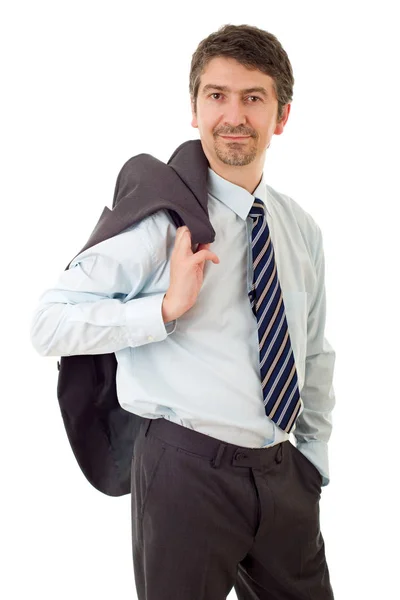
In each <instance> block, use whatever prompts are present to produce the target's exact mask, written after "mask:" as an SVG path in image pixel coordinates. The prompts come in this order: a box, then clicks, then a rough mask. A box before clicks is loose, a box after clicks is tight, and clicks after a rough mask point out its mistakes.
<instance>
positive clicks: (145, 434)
mask: <svg viewBox="0 0 400 600" xmlns="http://www.w3.org/2000/svg"><path fill="white" fill-rule="evenodd" d="M152 420H153V419H149V422H148V423H147V425H146V429H145V430H144V437H147V433H148V431H149V427H150V425H151V422H152Z"/></svg>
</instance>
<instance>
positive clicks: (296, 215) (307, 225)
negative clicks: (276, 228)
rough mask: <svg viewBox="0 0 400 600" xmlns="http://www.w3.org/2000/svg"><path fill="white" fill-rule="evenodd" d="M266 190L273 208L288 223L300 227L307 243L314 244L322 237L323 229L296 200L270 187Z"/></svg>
mask: <svg viewBox="0 0 400 600" xmlns="http://www.w3.org/2000/svg"><path fill="white" fill-rule="evenodd" d="M266 188H267V194H268V200H269V202H270V204H271V205H272V208H273V209H276V210H278V211H279V212H280V213H281V214H282V215H283V217H284V218H285V220H286V222H291V223H292V224H293V225H295V226H297V227H298V229H299V230H300V232H301V234H302V236H303V238H304V240H305V241H306V243H308V244H309V243H313V242H315V241H316V240H317V239H318V238H319V237H320V236H321V229H320V227H319V225H318V223H317V222H316V221H315V219H314V217H313V216H312V215H311V214H310V213H309V212H307V211H306V210H305V209H304V208H303V207H302V206H301V205H300V204H299V203H298V202H296V200H294V199H293V198H292V197H291V196H288V195H287V194H284V193H283V192H280V191H278V190H276V189H275V188H273V187H272V186H270V185H267V186H266Z"/></svg>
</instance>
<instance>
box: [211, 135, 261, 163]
mask: <svg viewBox="0 0 400 600" xmlns="http://www.w3.org/2000/svg"><path fill="white" fill-rule="evenodd" d="M250 140H251V143H250V144H249V142H247V145H246V143H243V142H221V140H218V139H216V140H214V150H215V154H216V155H217V157H218V158H219V160H220V161H221V162H223V163H224V164H225V165H231V166H234V167H245V166H246V165H249V164H250V163H251V162H253V160H254V159H255V158H256V156H257V144H256V143H254V142H253V138H250ZM249 146H250V148H249Z"/></svg>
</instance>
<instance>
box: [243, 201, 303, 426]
mask: <svg viewBox="0 0 400 600" xmlns="http://www.w3.org/2000/svg"><path fill="white" fill-rule="evenodd" d="M249 214H250V217H252V218H253V219H254V222H253V227H252V233H251V248H252V257H253V285H252V288H251V292H250V293H249V298H250V304H251V308H252V310H253V313H254V316H255V317H256V319H257V327H258V340H259V351H260V374H261V386H262V390H263V397H264V406H265V414H266V415H267V417H269V418H270V419H272V421H273V422H274V423H275V424H276V425H278V427H280V428H281V429H283V431H287V432H288V433H290V431H291V430H292V429H293V426H294V424H295V422H296V418H297V415H298V414H299V411H300V408H301V400H300V393H299V386H298V381H297V372H296V365H295V362H294V356H293V350H292V346H291V343H290V335H289V329H288V324H287V320H286V315H285V306H284V303H283V297H282V290H281V286H280V283H279V279H278V271H277V265H276V262H275V253H274V249H273V246H272V240H271V235H270V231H269V228H268V224H267V218H266V212H265V206H264V203H263V202H262V200H260V199H259V198H255V200H254V203H253V206H252V207H251V209H250V213H249Z"/></svg>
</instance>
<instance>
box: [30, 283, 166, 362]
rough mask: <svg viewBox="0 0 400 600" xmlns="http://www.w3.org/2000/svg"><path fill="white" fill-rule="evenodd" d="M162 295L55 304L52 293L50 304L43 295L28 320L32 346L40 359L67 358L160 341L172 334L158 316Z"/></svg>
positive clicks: (159, 315) (115, 350)
mask: <svg viewBox="0 0 400 600" xmlns="http://www.w3.org/2000/svg"><path fill="white" fill-rule="evenodd" d="M164 295H165V294H155V295H153V296H149V297H146V298H135V299H133V300H130V301H128V302H123V301H121V300H118V299H112V298H103V299H101V300H95V301H93V302H88V301H86V302H77V303H75V304H69V303H63V302H55V301H54V293H53V301H52V302H46V296H44V297H43V299H42V302H41V303H40V305H39V306H38V308H37V310H36V311H35V313H34V315H33V318H32V324H31V341H32V344H33V346H34V347H35V349H36V350H37V352H38V353H39V354H40V355H41V356H71V355H77V354H106V353H111V352H117V351H118V350H122V349H123V348H126V347H128V346H131V347H135V346H141V345H144V344H148V343H152V342H158V341H162V340H164V339H165V338H166V337H167V335H168V333H171V332H172V331H171V326H169V327H167V326H166V325H165V324H164V320H163V317H162V311H161V307H162V301H163V299H164ZM171 325H172V326H173V327H174V326H175V323H173V324H171ZM168 330H169V331H168Z"/></svg>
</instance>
